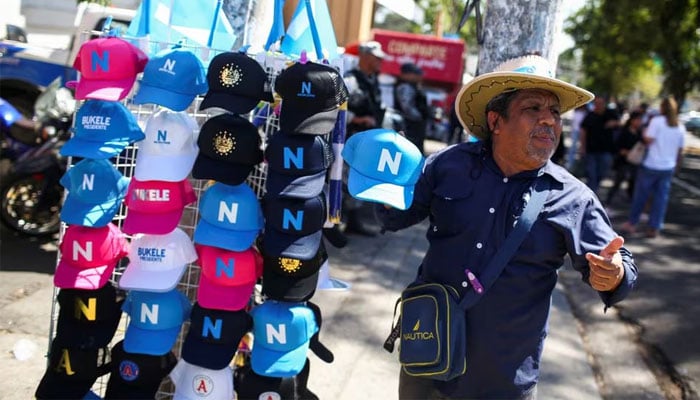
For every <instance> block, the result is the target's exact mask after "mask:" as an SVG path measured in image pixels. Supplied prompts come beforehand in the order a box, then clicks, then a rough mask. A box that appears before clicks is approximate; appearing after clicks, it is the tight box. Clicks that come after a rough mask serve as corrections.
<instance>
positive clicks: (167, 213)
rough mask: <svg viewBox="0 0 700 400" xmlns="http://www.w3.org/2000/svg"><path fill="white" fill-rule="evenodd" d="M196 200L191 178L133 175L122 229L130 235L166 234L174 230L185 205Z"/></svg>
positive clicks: (125, 201) (126, 198)
mask: <svg viewBox="0 0 700 400" xmlns="http://www.w3.org/2000/svg"><path fill="white" fill-rule="evenodd" d="M196 200H197V196H196V195H195V193H194V189H192V185H191V184H190V182H189V180H187V179H184V180H182V181H180V182H166V181H141V180H137V179H136V178H131V182H130V183H129V188H128V190H127V194H126V197H125V199H124V203H125V204H126V206H127V213H126V218H125V219H124V224H123V226H122V230H123V231H124V232H125V233H128V234H130V235H131V234H136V233H150V234H155V235H164V234H166V233H168V232H172V230H173V229H175V227H177V224H178V223H179V222H180V219H181V218H182V212H183V210H184V209H185V206H187V205H188V204H192V203H194V202H195V201H196Z"/></svg>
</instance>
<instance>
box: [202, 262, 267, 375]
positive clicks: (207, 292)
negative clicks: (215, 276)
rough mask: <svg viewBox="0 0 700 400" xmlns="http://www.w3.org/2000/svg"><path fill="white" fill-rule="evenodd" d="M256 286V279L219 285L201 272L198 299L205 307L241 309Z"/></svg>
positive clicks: (228, 309)
mask: <svg viewBox="0 0 700 400" xmlns="http://www.w3.org/2000/svg"><path fill="white" fill-rule="evenodd" d="M254 288H255V281H252V282H248V283H243V284H241V285H236V286H224V285H217V284H216V283H215V282H213V281H212V280H211V279H209V278H208V277H207V276H206V275H205V274H201V275H200V276H199V288H198V289H197V301H198V302H199V305H200V306H202V307H204V308H210V309H213V310H225V311H239V310H242V309H243V308H245V306H247V305H248V302H249V301H250V296H251V295H252V294H253V289H254ZM220 368H223V367H220ZM214 369H219V368H214Z"/></svg>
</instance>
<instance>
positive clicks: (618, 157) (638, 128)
mask: <svg viewBox="0 0 700 400" xmlns="http://www.w3.org/2000/svg"><path fill="white" fill-rule="evenodd" d="M642 117H643V114H642V113H641V112H639V111H633V112H632V113H631V114H630V116H629V119H627V122H625V126H624V127H623V128H622V131H621V132H620V135H619V136H618V138H617V140H616V141H615V147H616V149H617V153H616V154H615V159H614V161H613V169H614V170H615V183H614V184H613V186H612V187H611V188H610V190H609V191H608V195H607V197H606V201H605V203H606V204H608V205H609V204H610V203H612V200H613V199H614V198H615V195H616V194H617V191H618V190H619V189H620V186H621V185H622V182H624V181H627V196H628V198H629V199H632V194H634V178H635V176H636V174H637V166H636V165H634V164H631V163H629V162H628V161H627V153H629V151H630V150H631V149H632V147H634V145H635V144H636V143H637V142H638V141H640V140H641V139H642V121H643V118H642Z"/></svg>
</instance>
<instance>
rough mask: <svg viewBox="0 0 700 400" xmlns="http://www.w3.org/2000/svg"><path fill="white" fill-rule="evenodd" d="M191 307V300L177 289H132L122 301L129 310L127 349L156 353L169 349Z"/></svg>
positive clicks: (126, 310) (123, 308)
mask: <svg viewBox="0 0 700 400" xmlns="http://www.w3.org/2000/svg"><path fill="white" fill-rule="evenodd" d="M191 308H192V306H191V304H190V301H189V300H188V299H187V297H186V296H185V295H184V294H182V293H180V292H179V291H177V289H173V290H171V291H169V292H163V293H156V292H142V291H138V290H131V291H129V292H128V295H127V296H126V300H124V304H123V305H122V311H124V312H125V313H127V314H129V325H128V326H127V327H126V332H125V333H124V351H127V352H129V353H138V354H150V355H153V356H160V355H163V354H165V353H167V352H169V351H170V349H171V348H172V347H173V345H175V340H177V336H178V335H179V333H180V328H181V327H182V323H183V322H185V321H186V320H187V319H189V316H190V309H191Z"/></svg>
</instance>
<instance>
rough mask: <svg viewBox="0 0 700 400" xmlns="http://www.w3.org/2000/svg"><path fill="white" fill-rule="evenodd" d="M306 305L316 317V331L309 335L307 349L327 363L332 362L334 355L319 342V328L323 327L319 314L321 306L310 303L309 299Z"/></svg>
mask: <svg viewBox="0 0 700 400" xmlns="http://www.w3.org/2000/svg"><path fill="white" fill-rule="evenodd" d="M306 306H307V307H309V308H310V309H311V311H313V313H314V318H315V319H316V325H318V331H316V333H314V335H313V336H311V340H309V349H311V351H313V352H314V354H316V356H317V357H318V358H319V359H321V360H322V361H324V362H327V363H332V362H333V360H334V359H335V357H334V356H333V353H332V352H331V351H330V350H329V349H328V347H326V345H324V344H323V343H321V339H320V338H319V334H320V333H321V328H322V327H323V326H322V325H323V316H322V315H321V308H320V307H319V306H318V305H316V303H312V302H310V301H307V302H306Z"/></svg>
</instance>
